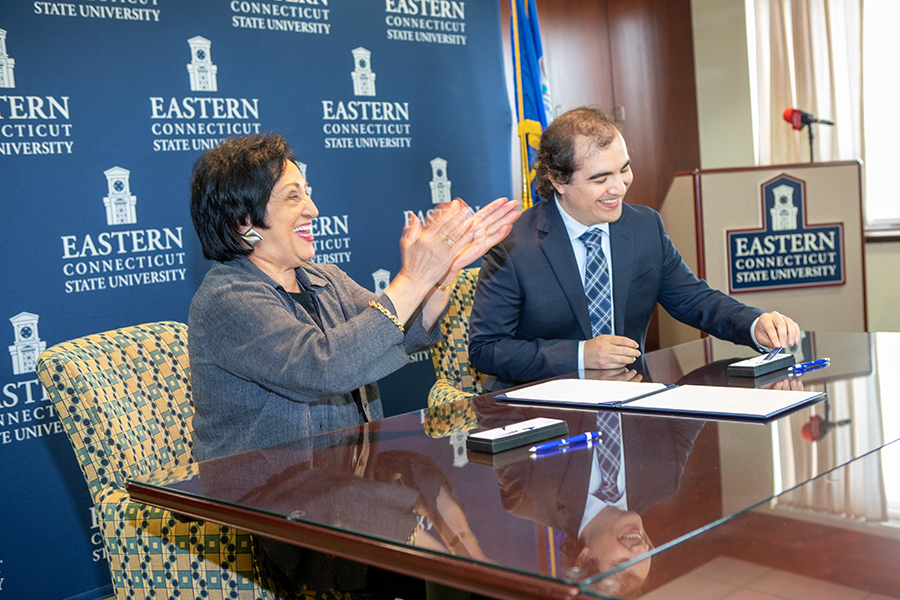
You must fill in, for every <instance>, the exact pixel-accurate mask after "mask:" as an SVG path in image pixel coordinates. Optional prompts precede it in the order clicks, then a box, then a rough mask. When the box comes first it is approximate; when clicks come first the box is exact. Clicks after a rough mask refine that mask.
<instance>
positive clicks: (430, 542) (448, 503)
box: [412, 484, 489, 561]
mask: <svg viewBox="0 0 900 600" xmlns="http://www.w3.org/2000/svg"><path fill="white" fill-rule="evenodd" d="M416 512H417V513H419V514H420V515H424V516H426V517H428V518H429V519H430V520H431V522H432V524H433V525H434V531H435V533H437V535H434V534H432V533H429V532H428V531H426V530H422V529H421V528H420V529H418V530H417V531H416V533H415V536H414V539H413V540H412V542H413V544H414V545H415V546H418V547H420V548H426V549H430V550H438V551H443V552H446V551H449V552H450V553H451V554H453V555H455V556H465V557H468V558H474V559H476V560H483V561H488V560H489V559H488V557H487V556H485V554H484V552H483V551H482V549H481V545H480V544H479V543H478V538H477V537H476V536H475V534H474V533H473V532H472V530H471V529H470V528H469V521H468V519H467V518H466V514H465V512H463V509H462V506H460V504H459V502H457V501H456V498H454V496H453V494H452V493H451V492H450V489H449V488H448V487H447V485H446V484H442V485H441V489H440V492H438V495H437V498H436V499H435V504H434V505H433V506H432V505H431V504H430V503H429V502H427V501H426V500H425V499H424V498H422V497H421V496H420V497H419V502H418V503H417V504H416Z"/></svg>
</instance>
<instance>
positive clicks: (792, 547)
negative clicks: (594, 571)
mask: <svg viewBox="0 0 900 600" xmlns="http://www.w3.org/2000/svg"><path fill="white" fill-rule="evenodd" d="M898 473H900V442H892V443H890V444H888V445H886V446H884V447H882V448H881V449H879V450H876V451H874V452H871V453H869V454H867V455H865V456H862V457H860V458H858V459H856V460H854V461H851V462H849V463H847V464H845V465H842V466H840V467H836V468H835V469H833V470H831V471H828V472H827V473H824V474H822V475H820V476H819V477H816V478H815V479H812V480H810V481H808V482H806V483H804V484H803V485H800V486H797V487H796V488H794V489H792V490H788V491H785V492H783V493H781V494H779V495H777V496H775V497H774V498H771V499H769V500H767V501H765V502H762V503H760V504H759V505H757V506H756V507H754V508H752V509H751V510H748V511H743V512H741V513H739V514H737V515H734V517H733V518H729V519H727V520H725V521H724V522H723V523H721V524H720V525H719V526H717V527H713V528H710V529H709V530H707V531H705V532H702V533H700V534H698V535H694V536H691V537H690V538H689V539H687V540H685V541H684V542H682V543H680V544H677V545H674V546H672V547H670V548H669V549H667V550H664V551H662V552H659V553H657V554H656V556H654V557H652V559H644V560H645V561H652V563H653V568H652V576H651V577H649V578H648V579H647V581H645V582H644V585H643V587H642V588H641V589H640V590H639V591H638V593H636V594H635V593H632V594H627V593H620V592H622V590H612V589H609V588H607V589H606V590H605V591H604V590H602V589H601V586H600V583H602V582H598V583H597V584H594V585H593V586H587V588H586V589H585V590H583V592H584V593H585V594H586V595H588V596H590V597H596V598H607V599H620V598H626V597H640V598H642V599H643V600H695V599H696V598H701V597H702V598H741V599H744V600H770V599H772V598H796V599H798V600H800V599H803V600H805V599H808V598H830V599H833V600H852V599H863V598H865V599H870V600H876V599H877V600H889V599H897V598H900V570H898V569H897V564H898V562H900V511H898V509H900V503H898V502H897V495H896V488H897V485H896V479H897V474H898Z"/></svg>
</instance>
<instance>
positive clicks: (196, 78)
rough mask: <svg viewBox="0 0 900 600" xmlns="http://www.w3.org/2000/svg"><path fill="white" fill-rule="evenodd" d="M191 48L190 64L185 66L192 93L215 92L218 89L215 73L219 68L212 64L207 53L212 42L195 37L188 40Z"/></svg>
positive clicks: (210, 56) (210, 57)
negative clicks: (189, 78)
mask: <svg viewBox="0 0 900 600" xmlns="http://www.w3.org/2000/svg"><path fill="white" fill-rule="evenodd" d="M188 44H190V46H191V62H189V63H188V64H187V70H188V75H190V77H191V91H192V92H216V91H218V89H219V86H218V83H217V80H216V71H218V70H219V67H217V66H216V65H214V64H213V62H212V55H211V54H210V52H209V48H210V46H212V42H211V41H209V40H208V39H206V38H205V37H203V36H199V35H198V36H195V37H192V38H191V39H189V40H188Z"/></svg>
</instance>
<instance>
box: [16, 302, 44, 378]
mask: <svg viewBox="0 0 900 600" xmlns="http://www.w3.org/2000/svg"><path fill="white" fill-rule="evenodd" d="M10 322H11V323H12V326H13V331H14V332H15V343H13V345H11V346H9V354H10V356H11V357H12V367H13V375H25V374H26V373H33V372H34V366H35V364H37V359H38V356H40V355H41V352H43V351H44V350H46V349H47V342H42V341H41V338H40V336H39V335H38V316H37V315H35V314H32V313H30V312H20V313H19V314H17V315H16V316H14V317H12V318H10Z"/></svg>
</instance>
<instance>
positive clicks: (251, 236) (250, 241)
mask: <svg viewBox="0 0 900 600" xmlns="http://www.w3.org/2000/svg"><path fill="white" fill-rule="evenodd" d="M241 239H242V240H244V241H245V242H247V245H248V246H250V247H251V248H253V247H254V246H256V245H257V244H258V243H260V242H261V241H262V239H263V237H262V236H261V235H259V232H258V231H256V230H255V229H253V228H252V227H251V228H250V229H248V230H247V231H245V232H244V233H242V234H241Z"/></svg>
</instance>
